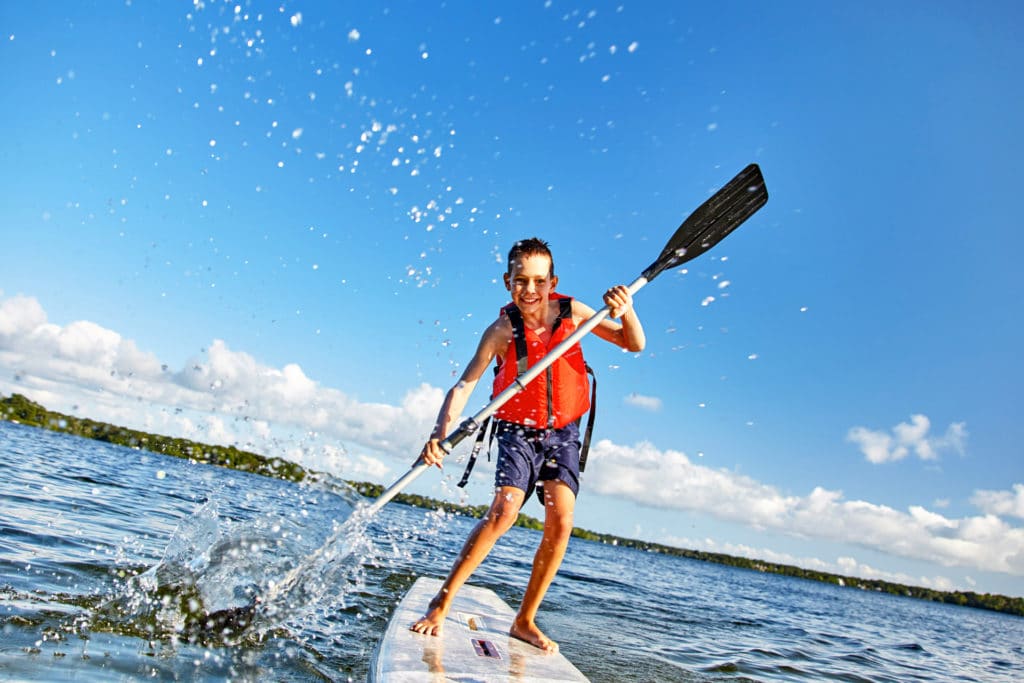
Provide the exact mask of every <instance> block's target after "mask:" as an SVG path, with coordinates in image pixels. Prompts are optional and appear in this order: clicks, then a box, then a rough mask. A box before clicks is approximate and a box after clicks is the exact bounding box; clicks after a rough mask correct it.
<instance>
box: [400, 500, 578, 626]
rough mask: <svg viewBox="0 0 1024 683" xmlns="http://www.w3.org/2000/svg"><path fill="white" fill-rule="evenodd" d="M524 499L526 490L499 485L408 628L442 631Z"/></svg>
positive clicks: (514, 518) (517, 514)
mask: <svg viewBox="0 0 1024 683" xmlns="http://www.w3.org/2000/svg"><path fill="white" fill-rule="evenodd" d="M525 498H526V492H525V491H523V490H522V489H518V488H515V487H512V486H502V487H501V488H499V489H497V490H495V492H494V500H493V501H491V508H490V510H488V512H487V514H486V515H485V516H484V518H483V519H481V520H480V521H479V522H478V523H477V525H476V526H475V527H473V531H471V532H470V533H469V536H468V537H467V538H466V542H465V544H464V545H463V546H462V552H460V553H459V556H458V557H457V558H455V564H454V565H452V569H451V571H450V572H449V573H448V578H447V579H445V582H444V584H442V585H441V589H440V590H439V591H438V593H437V595H435V596H434V599H433V600H431V601H430V606H429V608H428V610H427V613H426V614H425V615H423V618H421V619H420V620H419V621H417V622H416V623H415V624H413V625H412V626H411V627H410V629H411V630H413V631H416V632H417V633H425V634H427V635H431V636H436V635H440V634H441V626H442V625H443V624H444V619H445V617H446V616H448V610H449V609H451V605H452V600H454V599H455V594H456V593H457V592H458V591H459V589H460V588H462V585H463V584H464V583H466V581H467V580H468V579H469V577H470V575H472V573H473V572H474V571H475V570H476V568H477V567H479V566H480V563H481V562H483V561H484V558H485V557H487V554H488V553H490V552H491V548H493V547H494V544H495V542H496V541H497V540H498V539H499V538H501V536H502V535H503V534H504V533H505V532H506V531H508V530H509V529H510V528H511V527H512V525H513V524H514V523H515V521H516V519H517V518H518V517H519V508H521V507H522V506H523V500H524V499H525ZM570 529H571V527H570Z"/></svg>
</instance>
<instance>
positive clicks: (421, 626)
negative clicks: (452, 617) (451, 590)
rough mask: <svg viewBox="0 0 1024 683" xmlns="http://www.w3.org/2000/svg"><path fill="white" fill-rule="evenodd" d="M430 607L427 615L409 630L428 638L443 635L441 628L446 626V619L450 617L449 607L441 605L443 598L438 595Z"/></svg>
mask: <svg viewBox="0 0 1024 683" xmlns="http://www.w3.org/2000/svg"><path fill="white" fill-rule="evenodd" d="M428 607H429V609H428V610H427V613H426V614H424V615H423V616H422V617H420V619H419V621H417V622H416V623H415V624H413V625H412V626H410V627H409V630H410V631H415V632H416V633H422V634H423V635H426V636H439V635H441V627H442V626H444V620H445V617H447V616H448V607H445V606H443V605H442V604H441V597H440V596H436V595H435V596H434V599H433V600H431V601H430V605H428Z"/></svg>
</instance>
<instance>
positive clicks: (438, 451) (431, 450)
mask: <svg viewBox="0 0 1024 683" xmlns="http://www.w3.org/2000/svg"><path fill="white" fill-rule="evenodd" d="M445 455H447V454H446V453H445V452H444V449H443V448H441V440H440V439H431V440H430V441H428V442H427V443H426V444H425V445H424V446H423V450H422V451H421V452H420V457H419V459H418V462H419V461H422V462H423V463H424V464H425V465H437V467H438V469H440V468H441V461H442V460H444V456H445Z"/></svg>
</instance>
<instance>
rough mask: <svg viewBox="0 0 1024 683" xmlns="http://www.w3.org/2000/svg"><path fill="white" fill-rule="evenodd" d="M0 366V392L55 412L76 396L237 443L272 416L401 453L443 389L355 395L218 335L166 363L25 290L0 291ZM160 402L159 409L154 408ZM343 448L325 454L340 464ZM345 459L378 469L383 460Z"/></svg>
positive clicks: (145, 425)
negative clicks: (384, 396) (180, 361)
mask: <svg viewBox="0 0 1024 683" xmlns="http://www.w3.org/2000/svg"><path fill="white" fill-rule="evenodd" d="M0 367H2V368H5V369H6V370H7V372H4V373H3V374H2V376H0V392H2V393H5V394H10V393H13V392H20V393H26V394H29V395H30V396H31V397H32V398H34V399H35V400H37V401H39V402H41V403H43V404H44V405H46V406H47V407H49V408H52V409H54V410H59V411H62V412H76V413H77V412H79V411H77V410H75V408H76V406H77V405H79V404H88V405H89V411H88V412H89V417H93V418H95V419H100V420H106V421H111V422H118V423H120V424H125V426H129V427H133V428H141V429H146V430H157V429H165V430H167V431H165V432H164V433H170V434H171V435H172V436H185V437H188V438H201V439H202V440H206V441H210V442H213V443H220V444H231V445H239V446H240V447H245V446H246V445H249V444H252V443H260V442H262V443H272V442H273V434H272V430H271V427H270V425H273V426H274V427H278V428H279V427H285V428H291V429H292V430H293V431H297V432H298V433H300V434H307V433H310V432H314V433H318V434H320V435H323V436H326V437H332V438H334V439H336V440H339V441H341V442H343V443H346V444H350V445H359V446H362V447H364V448H366V449H369V450H371V451H374V452H377V453H389V454H394V455H396V456H400V457H402V458H409V455H408V454H409V453H416V452H418V451H419V447H420V446H421V445H422V437H423V435H424V434H427V433H428V432H429V431H430V427H431V425H432V424H433V420H434V418H435V416H436V414H437V408H438V406H439V405H440V403H441V400H442V398H443V395H442V391H441V390H440V389H436V388H433V387H430V386H428V385H426V384H421V385H420V386H418V387H414V388H412V389H410V390H409V391H408V392H407V393H406V395H405V396H404V397H403V399H402V402H401V404H400V405H397V406H393V405H388V404H383V403H365V402H360V401H358V400H356V399H354V398H352V397H351V396H348V395H347V394H345V393H344V392H342V391H339V390H337V389H332V388H328V387H324V386H321V385H320V384H319V383H317V382H316V381H314V380H312V379H310V378H309V377H307V376H306V375H305V373H304V372H303V371H302V368H301V367H300V366H298V365H296V364H288V365H285V366H284V367H283V368H272V367H268V366H266V365H263V364H261V363H259V362H258V361H257V360H256V359H255V358H253V357H252V356H251V355H249V354H247V353H244V352H239V351H234V350H232V349H230V348H229V347H228V345H227V343H226V342H224V341H222V340H214V341H213V343H211V344H210V346H209V347H208V348H207V349H205V351H204V352H203V353H201V354H198V355H196V356H194V357H193V358H191V359H189V361H188V362H187V363H186V365H185V367H184V368H182V369H181V370H178V371H171V370H169V369H168V368H167V367H166V366H165V365H163V364H161V362H160V360H159V359H158V358H156V357H155V356H154V355H153V354H151V353H146V352H143V351H140V350H139V349H138V348H137V346H136V345H135V343H134V342H133V341H131V340H128V339H123V338H122V337H121V335H119V334H118V333H117V332H114V331H112V330H108V329H105V328H103V327H101V326H99V325H96V324H95V323H91V322H86V321H78V322H73V323H70V324H68V325H66V326H64V327H61V326H58V325H55V324H53V323H50V322H48V320H47V317H46V313H45V311H44V310H43V308H42V306H40V305H39V303H38V301H36V300H35V299H34V298H31V297H24V296H15V297H11V298H8V299H4V300H0ZM159 406H162V407H164V408H165V409H167V410H165V411H163V412H162V413H161V416H159V417H154V414H153V408H154V407H159ZM283 448H284V449H285V453H283V455H286V456H288V455H290V456H292V457H293V459H297V460H298V461H299V462H302V463H303V464H308V463H309V462H310V453H309V449H302V448H299V449H298V450H296V448H295V447H294V446H292V447H290V450H289V447H287V446H285V447H283ZM337 448H338V447H337V446H335V449H336V450H337ZM341 452H342V451H338V452H335V453H333V454H332V455H330V456H329V457H328V456H323V457H326V458H327V459H328V461H330V462H333V463H334V464H336V465H337V464H341V461H340V460H339V458H340V457H341ZM274 454H276V455H281V454H282V453H274ZM348 464H350V465H353V466H355V465H359V466H358V467H354V469H355V470H356V471H359V472H364V473H377V474H378V475H379V474H381V472H382V470H386V469H387V468H385V467H384V466H383V465H380V464H377V465H376V466H371V463H369V462H362V463H357V462H356V461H355V460H353V461H352V462H350V463H348ZM344 474H346V475H348V476H351V473H350V472H346V473H344Z"/></svg>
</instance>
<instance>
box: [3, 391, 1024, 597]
mask: <svg viewBox="0 0 1024 683" xmlns="http://www.w3.org/2000/svg"><path fill="white" fill-rule="evenodd" d="M0 419H4V420H8V421H11V422H18V423H21V424H25V425H30V426H33V427H40V428H43V429H49V430H52V431H58V432H65V433H68V434H74V435H76V436H81V437H85V438H87V439H97V440H99V441H106V442H108V443H113V444H117V445H120V446H127V447H129V448H138V449H144V450H147V451H152V452H154V453H162V454H164V455H170V456H174V457H178V458H185V459H188V460H190V461H193V462H201V463H205V464H210V465H217V466H219V467H227V468H231V469H236V470H242V471H245V472H252V473H254V474H260V475H264V476H268V477H276V478H278V479H285V480H287V481H292V482H300V481H302V480H304V479H306V478H307V477H309V476H315V473H310V472H306V471H305V470H304V469H303V468H302V467H301V466H300V465H297V464H295V463H293V462H289V461H287V460H282V459H280V458H268V457H265V456H262V455H258V454H256V453H250V452H248V451H243V450H239V449H237V448H235V447H234V446H209V445H206V444H202V443H198V442H195V441H189V440H188V439H178V438H173V437H168V436H160V435H156V434H148V433H146V432H140V431H136V430H133V429H127V428H124V427H118V426H115V425H110V424H107V423H105V422H96V421H94V420H89V419H87V418H78V417H73V416H70V415H64V414H61V413H56V412H53V411H50V410H47V409H46V408H44V407H43V406H41V405H39V404H38V403H35V402H33V401H31V400H29V399H28V398H26V397H25V396H22V395H21V394H13V395H11V396H9V397H3V396H0ZM348 484H349V485H351V486H352V487H353V488H354V489H355V490H356V491H357V492H358V493H360V494H361V495H363V496H366V497H367V498H377V497H378V496H380V495H381V494H382V493H383V492H384V487H383V486H381V485H380V484H373V483H369V482H356V481H349V482H348ZM394 502H396V503H400V504H403V505H412V506H415V507H419V508H426V509H429V510H444V511H445V512H448V513H451V514H458V515H464V516H468V517H474V518H477V519H479V518H481V517H483V516H484V515H485V514H486V513H487V509H488V506H487V505H469V506H467V505H456V504H454V503H451V502H448V501H442V500H437V499H434V498H430V497H427V496H421V495H417V494H411V493H399V494H398V495H397V496H395V499H394ZM516 526H519V527H523V528H526V529H536V530H540V529H542V528H543V526H544V525H543V524H542V523H541V522H540V521H539V520H537V519H535V518H533V517H530V516H529V515H525V514H523V513H519V518H518V520H517V521H516ZM572 535H573V536H574V537H576V538H579V539H581V540H584V541H590V542H594V543H603V544H606V545H614V546H618V547H620V548H631V549H634V550H638V551H642V552H651V553H661V554H663V555H672V556H675V557H685V558H689V559H692V560H700V561H702V562H714V563H716V564H722V565H727V566H730V567H739V568H741V569H749V570H752V571H759V572H765V573H771V574H781V575H783V576H792V577H795V578H800V579H810V580H813V581H820V582H824V583H831V584H835V585H837V586H845V587H848V588H857V589H860V590H871V591H878V592H883V593H890V594H892V595H902V596H906V597H911V598H917V599H920V600H929V601H931V602H941V603H946V604H951V605H960V606H963V607H974V608H978V609H985V610H991V611H995V612H1003V613H1006V614H1014V615H1017V616H1024V598H1012V597H1006V596H1004V595H993V594H989V593H975V592H973V591H937V590H933V589H930V588H922V587H919V586H905V585H902V584H898V583H892V582H889V581H882V580H878V579H861V578H856V577H851V576H841V575H839V574H830V573H828V572H821V571H816V570H813V569H803V568H801V567H794V566H791V565H783V564H775V563H772V562H764V561H762V560H752V559H749V558H746V557H734V556H732V555H725V554H722V553H709V552H704V551H701V550H687V549H684V548H675V547H673V546H668V545H662V544H660V543H651V542H649V541H640V540H637V539H632V538H622V537H619V536H612V535H611V534H602V533H597V532H595V531H588V530H586V529H580V528H575V529H573V532H572Z"/></svg>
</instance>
